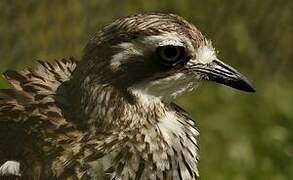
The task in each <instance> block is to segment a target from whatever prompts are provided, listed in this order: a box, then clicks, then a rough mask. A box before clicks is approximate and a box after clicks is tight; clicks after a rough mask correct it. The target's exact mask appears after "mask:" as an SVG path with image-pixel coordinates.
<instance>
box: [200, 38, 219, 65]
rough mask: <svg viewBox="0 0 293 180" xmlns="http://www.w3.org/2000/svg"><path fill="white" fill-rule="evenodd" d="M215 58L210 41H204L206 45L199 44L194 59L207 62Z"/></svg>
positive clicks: (203, 62)
mask: <svg viewBox="0 0 293 180" xmlns="http://www.w3.org/2000/svg"><path fill="white" fill-rule="evenodd" d="M215 59H217V57H216V52H215V49H214V48H213V46H212V44H211V42H206V45H204V46H201V47H199V48H198V49H197V51H196V61H198V62H200V63H202V64H207V63H210V62H212V61H213V60H215Z"/></svg>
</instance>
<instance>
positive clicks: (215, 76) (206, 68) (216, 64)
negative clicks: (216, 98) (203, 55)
mask: <svg viewBox="0 0 293 180" xmlns="http://www.w3.org/2000/svg"><path fill="white" fill-rule="evenodd" d="M194 70H195V71H199V72H202V73H204V74H206V75H207V77H208V80H210V81H214V82H218V83H221V84H224V85H227V86H230V87H232V88H235V89H239V90H242V91H247V92H255V89H254V87H253V86H252V84H251V83H250V82H249V81H248V79H247V78H246V77H245V76H243V75H242V74H241V73H239V72H238V71H237V70H235V69H234V68H232V67H231V66H229V65H227V64H225V63H223V62H221V61H219V60H213V61H212V62H210V63H208V64H204V65H200V66H198V65H196V66H195V67H194Z"/></svg>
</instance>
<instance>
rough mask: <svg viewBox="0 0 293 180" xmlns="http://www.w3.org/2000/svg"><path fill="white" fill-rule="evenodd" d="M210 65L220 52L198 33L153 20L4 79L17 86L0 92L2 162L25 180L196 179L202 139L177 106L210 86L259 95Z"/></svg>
mask: <svg viewBox="0 0 293 180" xmlns="http://www.w3.org/2000/svg"><path fill="white" fill-rule="evenodd" d="M154 47H155V48H154ZM168 48H171V50H172V51H171V52H168V54H167V50H165V49H168ZM161 49H163V50H161ZM169 50H170V49H169ZM157 51H158V53H157ZM165 51H166V54H163V55H162V52H163V53H165ZM174 52H175V54H174ZM177 53H181V54H177ZM158 54H159V55H158ZM161 55H162V56H161ZM173 55H176V56H174V58H173V57H172V56H173ZM177 55H178V56H177ZM181 55H182V56H181ZM163 57H164V58H165V59H164V58H163ZM168 58H169V59H168ZM209 58H216V57H215V55H214V52H213V48H212V47H211V45H210V43H209V42H208V41H207V40H206V39H205V38H204V36H203V35H202V34H201V33H200V32H199V31H198V30H197V29H196V28H195V27H194V26H193V25H191V24H189V23H188V22H187V21H185V20H184V19H182V18H181V17H178V16H176V15H172V14H159V13H148V14H138V15H134V16H130V17H126V18H122V19H119V20H117V21H115V22H114V23H112V24H110V25H109V26H106V27H105V28H104V29H103V30H101V31H100V32H99V33H97V34H96V35H95V36H94V37H93V38H92V39H91V40H90V41H89V43H88V44H87V46H86V48H85V52H84V56H83V58H82V60H81V61H80V62H78V63H77V61H75V60H73V59H72V58H71V59H69V60H66V59H63V60H58V61H55V62H53V63H48V62H42V61H40V62H39V64H40V65H39V66H38V68H37V70H35V71H34V70H31V69H27V70H25V71H23V72H20V73H18V72H15V71H7V72H6V73H4V77H5V78H6V79H7V80H8V81H9V82H10V83H11V84H12V86H13V88H11V89H6V90H1V91H0V101H1V106H0V124H1V132H0V136H1V137H3V138H1V144H0V145H1V146H0V161H1V163H4V162H5V161H7V160H11V159H14V160H17V161H19V162H20V164H21V169H22V170H21V174H22V178H24V179H101V180H103V179H105V180H106V179H113V180H114V179H115V180H120V179H121V180H124V179H135V180H138V179H141V180H144V179H160V180H165V179H166V180H167V179H174V180H176V179H182V180H183V179H184V180H192V179H197V177H198V170H197V163H198V152H197V151H198V145H197V140H196V138H197V136H198V134H199V133H198V130H197V129H196V127H195V124H194V121H193V120H192V119H191V118H189V116H188V114H187V113H186V112H185V111H184V110H182V109H181V108H180V107H179V106H177V105H176V104H174V103H172V100H173V99H174V98H175V97H176V96H178V95H180V94H182V93H184V92H186V91H189V90H191V89H192V88H193V87H194V86H197V84H198V82H199V81H201V80H204V79H210V80H214V81H218V82H221V83H224V84H227V85H229V86H232V87H235V88H238V89H242V90H247V91H253V89H252V88H251V86H250V85H249V84H248V81H246V79H245V78H244V77H243V76H242V75H240V74H239V73H238V72H237V71H236V70H234V69H233V68H231V67H229V66H227V65H225V64H221V62H220V61H214V59H209ZM162 59H163V60H162ZM177 59H178V61H177ZM165 60H168V61H165ZM169 60H170V61H169ZM171 60H172V61H171ZM173 60H176V62H175V61H173ZM190 63H193V64H192V65H190ZM206 64H208V66H207V67H209V68H210V67H211V66H212V65H213V66H215V69H207V68H205V66H204V65H206ZM187 66H190V67H192V71H191V70H189V69H188V68H187ZM207 71H208V73H207ZM219 72H221V73H219ZM223 73H227V75H225V74H224V75H225V78H226V79H224V80H223V79H221V78H223V77H222V76H223ZM219 74H221V78H220V75H219ZM208 75H210V76H208ZM172 83H174V85H172ZM8 128H9V129H8ZM8 134H10V135H9V136H8ZM17 136H19V137H17ZM20 139H21V144H19V145H17V144H18V143H19V141H20Z"/></svg>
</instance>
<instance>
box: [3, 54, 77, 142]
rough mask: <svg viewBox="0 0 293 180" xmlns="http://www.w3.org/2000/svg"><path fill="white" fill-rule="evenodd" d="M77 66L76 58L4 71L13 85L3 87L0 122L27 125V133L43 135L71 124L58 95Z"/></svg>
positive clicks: (43, 62) (41, 62)
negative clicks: (59, 89) (65, 115)
mask: <svg viewBox="0 0 293 180" xmlns="http://www.w3.org/2000/svg"><path fill="white" fill-rule="evenodd" d="M76 65H77V61H75V60H74V59H73V58H70V59H62V60H56V61H55V62H53V63H49V62H46V61H39V65H38V67H37V68H36V69H34V70H33V69H31V68H27V69H25V70H23V71H21V72H17V71H12V70H9V71H6V72H4V73H3V76H4V78H5V79H6V80H7V81H8V82H9V83H10V84H11V86H12V87H11V88H9V89H0V123H2V124H3V123H4V124H11V123H15V124H17V125H25V126H23V127H26V129H25V130H26V131H27V132H28V133H30V132H31V131H33V132H37V134H40V135H41V134H48V132H51V133H53V132H55V131H56V130H60V129H62V130H64V129H66V128H69V127H71V126H72V125H71V124H70V123H69V122H68V121H67V120H66V119H65V118H64V117H63V115H62V110H61V109H60V108H59V107H58V104H57V102H56V97H58V93H57V90H58V88H59V86H60V85H61V84H62V83H64V82H66V81H68V80H69V79H70V78H71V74H72V72H73V70H74V69H75V67H76ZM40 132H44V133H40ZM63 132H64V131H63ZM51 133H50V134H51ZM43 138H45V137H43Z"/></svg>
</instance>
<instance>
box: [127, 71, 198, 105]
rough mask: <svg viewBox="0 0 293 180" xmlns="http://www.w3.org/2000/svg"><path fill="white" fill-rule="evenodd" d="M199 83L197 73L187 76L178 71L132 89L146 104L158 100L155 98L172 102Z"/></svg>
mask: <svg viewBox="0 0 293 180" xmlns="http://www.w3.org/2000/svg"><path fill="white" fill-rule="evenodd" d="M199 83H200V77H197V76H196V75H194V76H186V75H185V74H184V73H176V74H174V75H172V76H168V77H166V78H162V79H158V80H155V81H149V82H142V83H140V84H136V85H135V86H134V87H131V88H130V90H131V91H132V92H133V94H134V95H136V96H137V97H138V98H139V99H140V100H141V102H142V103H145V104H149V103H148V102H156V101H154V100H157V101H158V100H163V101H166V102H171V101H173V100H175V99H176V97H178V96H180V95H182V94H184V93H186V92H189V91H192V90H193V89H194V88H196V87H197V86H198V85H199Z"/></svg>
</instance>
